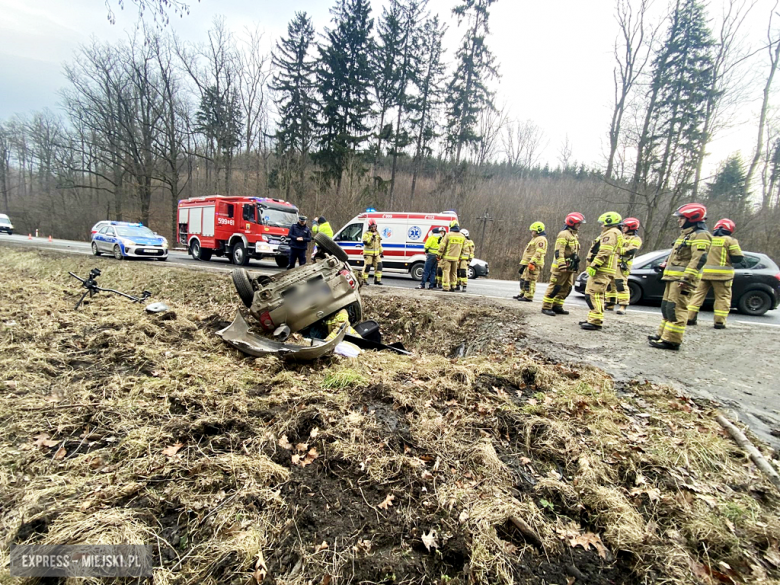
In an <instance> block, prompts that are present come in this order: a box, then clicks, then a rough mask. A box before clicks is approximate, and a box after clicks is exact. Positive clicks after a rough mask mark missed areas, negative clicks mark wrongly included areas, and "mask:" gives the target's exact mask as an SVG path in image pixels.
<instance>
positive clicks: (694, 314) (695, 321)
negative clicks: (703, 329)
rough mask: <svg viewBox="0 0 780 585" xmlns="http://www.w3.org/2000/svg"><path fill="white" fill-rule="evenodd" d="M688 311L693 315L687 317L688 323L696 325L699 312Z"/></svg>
mask: <svg viewBox="0 0 780 585" xmlns="http://www.w3.org/2000/svg"><path fill="white" fill-rule="evenodd" d="M690 312H691V313H693V317H688V325H696V323H697V321H698V319H699V312H698V311H696V312H694V311H690Z"/></svg>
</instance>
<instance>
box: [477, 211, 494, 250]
mask: <svg viewBox="0 0 780 585" xmlns="http://www.w3.org/2000/svg"><path fill="white" fill-rule="evenodd" d="M477 221H481V222H482V235H481V236H480V238H479V249H480V250H484V246H485V228H486V227H487V222H489V221H493V217H492V216H491V215H490V214H489V213H488V211H487V209H486V210H485V213H484V214H482V215H481V216H480V217H478V218H477ZM480 253H482V252H480Z"/></svg>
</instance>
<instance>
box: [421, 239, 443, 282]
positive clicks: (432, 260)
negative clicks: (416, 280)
mask: <svg viewBox="0 0 780 585" xmlns="http://www.w3.org/2000/svg"><path fill="white" fill-rule="evenodd" d="M440 241H441V235H440V234H439V228H433V229H432V230H431V235H430V236H428V239H427V240H425V246H424V248H425V268H423V276H422V282H421V283H420V286H418V287H417V288H425V283H426V282H427V283H428V288H429V289H433V288H436V267H437V264H438V261H437V260H436V254H437V253H438V252H439V242H440Z"/></svg>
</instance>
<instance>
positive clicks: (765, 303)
mask: <svg viewBox="0 0 780 585" xmlns="http://www.w3.org/2000/svg"><path fill="white" fill-rule="evenodd" d="M737 308H738V309H739V312H740V313H744V314H745V315H753V316H754V317H758V316H759V315H763V314H764V313H766V312H767V311H768V310H769V309H771V308H772V299H771V298H770V296H769V295H768V294H767V293H765V292H764V291H762V290H749V291H748V292H746V293H745V294H743V295H742V296H741V297H739V302H738V303H737Z"/></svg>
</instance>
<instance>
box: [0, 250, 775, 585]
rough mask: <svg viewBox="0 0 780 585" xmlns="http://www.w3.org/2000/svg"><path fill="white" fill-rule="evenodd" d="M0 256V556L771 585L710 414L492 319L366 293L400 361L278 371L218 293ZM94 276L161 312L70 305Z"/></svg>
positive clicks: (175, 281)
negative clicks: (116, 550)
mask: <svg viewBox="0 0 780 585" xmlns="http://www.w3.org/2000/svg"><path fill="white" fill-rule="evenodd" d="M0 262H2V265H3V267H4V275H5V277H6V284H5V286H4V288H3V290H2V292H0V371H1V372H2V375H0V425H1V426H2V431H0V494H2V496H0V534H3V535H4V537H3V543H2V544H3V546H2V550H3V551H4V552H3V553H0V554H2V555H4V556H3V557H2V558H0V561H3V562H5V561H7V550H8V545H9V544H10V543H21V542H27V543H78V542H88V543H114V542H127V543H147V544H153V545H154V547H155V550H156V551H157V558H156V559H155V560H156V566H157V569H156V574H155V582H160V583H171V584H174V583H206V584H208V583H242V584H243V583H247V581H248V580H251V579H250V575H251V574H252V572H253V571H254V568H255V563H256V561H257V559H258V557H259V555H260V554H262V556H263V558H264V560H265V562H266V565H267V567H268V575H267V576H266V577H265V581H266V582H267V583H269V584H270V583H279V584H282V583H284V584H288V583H289V584H298V583H300V584H302V585H303V584H304V583H306V584H310V583H326V582H334V583H335V582H338V583H344V584H346V583H349V582H353V581H354V582H374V583H378V582H383V583H412V582H418V583H419V582H421V580H430V581H435V582H437V583H441V584H444V583H447V582H450V581H458V582H461V583H466V582H473V583H505V584H509V583H519V584H522V583H559V584H562V583H566V582H567V580H568V579H569V578H570V577H569V576H568V575H569V574H568V573H566V572H565V570H564V569H565V567H566V566H567V565H570V564H574V565H575V566H576V567H577V569H578V570H579V571H580V572H581V573H583V574H584V575H585V580H584V581H583V580H582V579H580V580H578V581H577V582H587V583H626V584H628V583H632V584H633V583H676V584H689V583H690V584H693V583H717V582H719V581H718V578H719V577H718V576H719V575H723V576H725V577H727V578H729V579H732V580H733V582H743V583H778V581H777V579H778V576H779V573H778V569H779V567H777V566H775V565H773V564H772V562H773V559H774V560H780V556H778V552H777V547H778V542H780V521H779V520H778V510H779V509H780V506H778V498H777V494H776V493H773V492H772V491H771V487H770V486H769V484H768V483H766V482H765V481H764V479H763V478H762V477H761V475H760V474H759V473H758V472H757V471H756V469H755V468H754V467H753V466H752V464H751V463H750V462H749V461H748V460H747V459H746V458H745V457H744V456H743V455H742V453H740V452H739V451H738V450H737V449H736V447H735V446H734V444H733V443H732V442H731V441H730V440H729V439H728V438H726V437H725V436H724V435H723V433H722V432H721V430H720V427H719V426H718V424H717V423H716V422H715V420H714V418H713V414H712V412H711V411H710V410H709V409H708V408H706V406H701V405H697V404H695V403H692V402H690V401H689V400H687V399H685V398H681V397H678V396H677V395H676V394H675V393H673V392H672V391H670V390H669V389H666V388H661V387H655V386H650V385H634V386H631V387H628V388H618V389H616V388H614V386H613V384H612V381H611V380H610V379H609V378H608V377H606V376H605V375H604V374H602V373H601V372H599V371H596V370H594V369H591V368H583V369H573V368H571V367H568V366H563V365H559V364H553V363H549V362H547V361H546V360H544V359H543V358H540V357H539V356H533V355H529V354H527V353H524V352H520V351H516V350H515V348H514V344H512V343H511V341H512V339H513V338H516V337H517V336H518V335H520V334H521V329H522V324H521V323H520V322H519V320H518V317H517V315H513V314H507V313H506V310H500V309H498V308H495V307H491V306H490V305H489V304H480V305H479V306H476V307H472V308H469V309H462V308H461V309H457V308H456V309H452V308H448V307H447V306H446V305H442V303H441V302H439V303H436V304H434V303H433V302H430V303H426V302H425V301H421V300H415V301H411V302H410V301H406V300H405V299H403V298H400V297H397V296H394V295H392V294H387V293H386V292H383V293H381V294H378V293H377V294H376V296H375V293H373V291H370V292H369V293H368V294H367V296H366V299H365V301H366V305H367V307H368V309H369V313H370V316H372V317H374V318H376V319H377V320H378V321H380V322H381V323H383V325H384V328H385V330H386V331H389V332H390V335H391V337H392V339H390V341H393V340H396V339H400V340H403V341H405V342H406V343H407V345H410V346H414V347H415V349H416V355H415V356H414V357H412V358H407V357H402V356H396V355H393V354H383V353H366V354H364V355H363V356H361V358H360V359H358V360H347V359H337V358H332V359H327V360H321V361H319V362H316V363H313V364H310V365H299V366H290V365H286V364H284V363H283V362H281V361H280V360H278V359H276V358H273V357H268V358H258V359H254V358H247V357H244V356H242V355H241V354H239V353H237V352H236V351H234V350H232V349H230V348H229V347H227V346H226V345H224V344H223V343H222V342H221V340H220V339H219V338H217V337H216V336H215V335H214V331H215V330H217V329H218V328H219V327H220V326H222V325H223V324H224V323H225V322H226V321H227V320H229V319H230V317H231V316H232V315H233V313H234V311H235V308H236V305H237V304H238V303H237V301H238V298H237V297H236V296H235V295H234V293H233V291H232V288H231V286H230V284H229V279H228V278H226V277H224V276H212V275H202V274H196V273H191V272H188V271H185V270H176V269H169V268H164V267H158V266H155V267H154V269H152V268H149V269H147V270H142V269H139V268H140V267H139V265H138V264H135V263H118V262H114V261H106V260H95V259H87V258H84V259H73V258H70V257H59V256H52V255H42V254H36V253H30V252H11V251H9V250H8V249H4V248H0ZM94 265H99V266H100V267H101V269H103V276H102V277H101V282H103V283H105V284H106V285H108V284H109V283H110V284H112V285H114V286H115V287H117V288H119V289H120V290H135V291H138V290H142V289H144V288H148V289H150V290H152V292H153V293H154V300H164V301H165V302H166V303H168V304H170V305H171V306H172V308H173V313H172V314H171V313H169V314H167V315H160V316H150V315H146V314H144V313H143V311H142V309H141V308H140V307H138V306H137V305H133V304H130V303H129V302H127V301H124V300H122V299H114V298H110V297H107V296H99V297H97V298H95V299H94V300H93V301H92V302H91V303H90V304H89V305H88V306H86V307H85V308H84V310H83V311H79V312H73V311H72V305H73V303H74V302H75V299H74V296H73V295H74V294H75V290H76V289H75V287H74V286H73V283H72V282H70V279H69V277H68V276H67V271H68V270H73V271H75V272H77V273H86V272H87V271H88V270H89V268H91V267H92V266H94ZM458 353H463V354H467V355H468V356H469V357H465V358H462V359H453V357H452V356H453V355H457V354H458ZM44 434H45V435H47V436H48V438H46V439H45V440H46V441H49V442H51V444H52V446H47V445H48V444H49V443H43V442H42V441H41V440H39V439H40V438H41V437H42V435H44ZM36 441H38V444H36ZM174 446H175V447H174ZM172 447H174V448H172ZM61 449H62V450H64V451H61ZM312 449H314V451H312ZM58 453H59V455H58ZM306 457H308V460H309V461H310V463H306V461H307V459H306ZM302 462H303V464H302ZM512 517H516V518H521V519H523V520H524V521H525V522H526V523H527V524H529V525H530V526H531V527H532V529H533V530H534V531H535V532H536V533H537V534H538V536H539V537H540V539H541V540H542V542H543V544H544V550H543V551H540V550H537V549H536V548H535V547H533V546H531V545H529V544H528V543H527V542H526V541H525V539H524V538H523V537H522V535H521V534H520V533H519V532H518V531H517V530H516V529H515V528H514V527H513V525H512V523H511V521H510V518H512ZM595 535H598V537H600V540H599V538H597V536H595ZM578 538H579V539H582V538H586V539H587V538H595V539H596V540H597V541H598V542H599V544H600V543H601V542H603V543H604V545H605V548H604V549H603V551H602V556H600V555H599V553H598V550H597V549H595V548H590V549H589V550H588V551H585V550H584V549H583V548H582V546H577V547H572V541H573V540H577V539H578ZM323 544H324V546H323ZM594 546H595V545H594ZM429 547H430V550H429ZM326 576H327V577H326ZM9 579H10V578H9V577H7V574H6V576H3V577H0V581H2V582H9V583H10V582H14V581H13V580H9Z"/></svg>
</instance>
